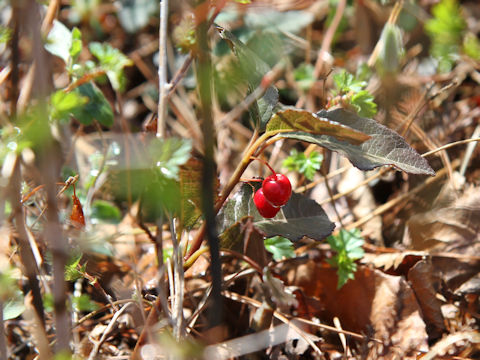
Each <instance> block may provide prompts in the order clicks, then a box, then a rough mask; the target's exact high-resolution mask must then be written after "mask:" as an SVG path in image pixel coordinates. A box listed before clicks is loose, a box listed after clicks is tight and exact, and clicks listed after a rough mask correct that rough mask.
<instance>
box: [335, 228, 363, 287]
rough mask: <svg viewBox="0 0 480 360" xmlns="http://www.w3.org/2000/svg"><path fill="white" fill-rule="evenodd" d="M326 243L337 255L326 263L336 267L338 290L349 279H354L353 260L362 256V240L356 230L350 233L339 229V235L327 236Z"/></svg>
mask: <svg viewBox="0 0 480 360" xmlns="http://www.w3.org/2000/svg"><path fill="white" fill-rule="evenodd" d="M327 242H328V243H329V244H330V247H331V248H332V250H334V251H336V253H337V254H336V255H335V256H333V257H332V258H331V259H329V261H328V262H329V263H330V264H331V265H333V266H335V267H337V275H338V284H337V288H338V289H340V288H341V287H342V286H343V285H345V283H346V282H347V281H348V280H349V279H354V277H355V271H356V270H357V264H356V263H355V260H358V259H361V258H362V257H363V255H364V250H363V248H362V246H363V244H364V240H363V238H362V237H361V235H360V230H358V229H353V230H351V231H347V230H345V229H341V230H340V233H339V234H337V235H332V236H329V237H328V238H327Z"/></svg>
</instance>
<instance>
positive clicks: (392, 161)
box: [279, 109, 435, 176]
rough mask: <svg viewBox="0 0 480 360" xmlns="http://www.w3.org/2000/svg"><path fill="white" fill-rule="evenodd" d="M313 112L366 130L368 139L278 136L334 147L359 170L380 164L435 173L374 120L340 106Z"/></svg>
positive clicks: (397, 138) (412, 151) (293, 134)
mask: <svg viewBox="0 0 480 360" xmlns="http://www.w3.org/2000/svg"><path fill="white" fill-rule="evenodd" d="M317 116H318V117H319V118H325V119H327V120H331V121H332V122H335V123H341V124H343V125H345V127H346V128H352V129H355V130H357V131H359V132H360V133H364V134H368V135H369V136H370V140H368V141H365V142H364V143H363V144H361V145H358V146H356V145H352V144H349V143H347V142H346V141H340V140H338V139H336V138H335V137H333V136H328V135H320V136H318V135H311V134H308V133H301V132H297V133H287V134H279V136H281V137H285V138H289V139H297V140H300V141H306V142H310V143H313V144H317V145H320V146H323V147H326V148H327V149H330V150H332V151H337V152H339V153H341V154H342V155H344V156H346V157H347V158H348V159H349V160H350V162H351V163H352V164H353V165H354V166H356V167H357V168H359V169H360V170H372V169H374V168H376V167H379V166H382V165H392V166H395V167H396V168H398V169H400V170H403V171H406V172H409V173H412V174H423V175H431V176H433V175H435V171H433V169H432V168H431V167H430V165H429V164H428V162H427V161H426V160H425V159H424V158H423V157H421V156H420V155H419V154H418V153H417V152H416V151H415V150H414V149H413V148H412V147H411V146H410V145H408V144H407V142H406V141H405V140H404V139H403V138H402V137H401V136H400V135H398V134H397V133H396V132H395V131H393V130H390V129H389V128H387V127H386V126H383V125H381V124H379V123H377V122H376V121H375V120H373V119H369V118H362V117H360V116H358V115H356V114H354V113H351V112H349V111H346V110H344V109H335V110H331V111H325V110H322V111H320V112H319V113H317Z"/></svg>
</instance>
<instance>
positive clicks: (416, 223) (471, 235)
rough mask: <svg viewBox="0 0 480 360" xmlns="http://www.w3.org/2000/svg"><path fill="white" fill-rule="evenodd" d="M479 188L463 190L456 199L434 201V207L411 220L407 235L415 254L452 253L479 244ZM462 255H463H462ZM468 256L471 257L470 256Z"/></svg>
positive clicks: (408, 223)
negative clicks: (416, 251)
mask: <svg viewBox="0 0 480 360" xmlns="http://www.w3.org/2000/svg"><path fill="white" fill-rule="evenodd" d="M479 218H480V187H471V188H469V189H467V190H466V191H465V192H464V193H463V194H462V195H461V196H460V197H458V198H457V199H453V200H450V199H447V200H445V201H444V200H441V199H437V200H436V202H435V206H434V207H433V208H432V209H431V210H429V211H427V212H425V213H421V214H417V215H414V216H412V217H411V218H410V219H409V220H408V222H407V225H408V235H409V236H410V239H411V244H412V247H413V248H414V249H416V250H424V249H431V248H433V247H435V251H445V250H446V249H447V247H448V248H449V251H454V250H453V248H452V247H465V246H466V245H467V246H468V245H469V244H473V243H474V242H478V240H480V235H479V234H480V222H479V221H478V219H479ZM462 253H463V251H462ZM471 255H474V254H473V253H472V254H471Z"/></svg>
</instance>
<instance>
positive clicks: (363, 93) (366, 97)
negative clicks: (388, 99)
mask: <svg viewBox="0 0 480 360" xmlns="http://www.w3.org/2000/svg"><path fill="white" fill-rule="evenodd" d="M373 100H374V97H373V95H372V94H370V93H369V92H368V91H367V90H360V91H359V92H358V93H356V94H353V95H352V97H351V105H353V107H354V108H355V110H356V111H357V113H358V115H360V116H364V117H373V116H374V115H375V114H376V113H377V104H375V102H374V101H373Z"/></svg>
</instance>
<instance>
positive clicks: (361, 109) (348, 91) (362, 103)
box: [331, 70, 377, 117]
mask: <svg viewBox="0 0 480 360" xmlns="http://www.w3.org/2000/svg"><path fill="white" fill-rule="evenodd" d="M333 80H334V82H335V89H334V90H332V93H333V95H334V96H335V97H334V98H333V99H332V100H331V102H332V105H335V104H336V103H338V102H343V103H347V104H348V105H350V106H351V107H352V108H353V109H354V110H355V111H356V112H357V113H358V115H360V116H365V117H371V116H373V115H375V114H376V113H377V104H375V102H374V97H373V95H372V94H370V93H369V92H368V91H367V90H365V88H366V86H367V83H366V82H365V81H363V80H360V79H357V78H356V77H355V76H353V75H352V74H350V73H349V72H347V71H346V70H342V71H340V72H339V73H337V74H335V75H333Z"/></svg>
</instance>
